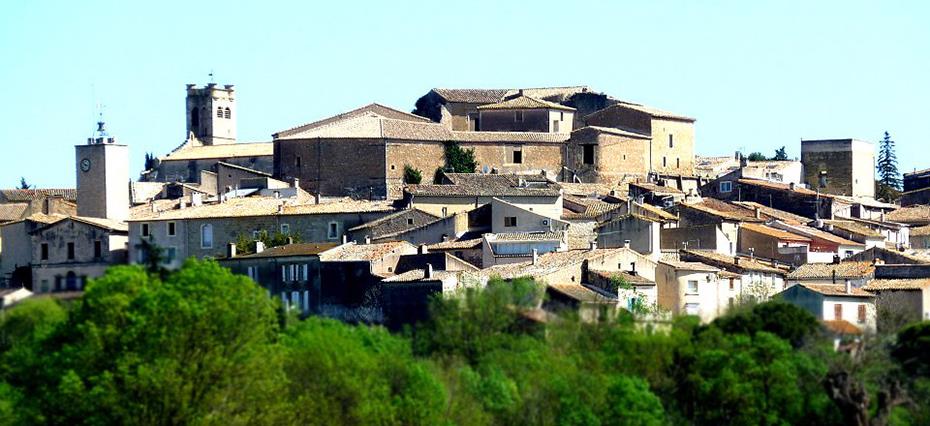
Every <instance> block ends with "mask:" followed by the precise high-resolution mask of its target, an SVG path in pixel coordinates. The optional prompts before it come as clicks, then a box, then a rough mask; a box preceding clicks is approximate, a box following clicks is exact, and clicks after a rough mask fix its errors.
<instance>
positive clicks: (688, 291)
mask: <svg viewBox="0 0 930 426" xmlns="http://www.w3.org/2000/svg"><path fill="white" fill-rule="evenodd" d="M692 284H694V290H692V289H691V285H692ZM700 288H701V283H700V281H698V280H688V283H687V284H686V287H685V294H700Z"/></svg>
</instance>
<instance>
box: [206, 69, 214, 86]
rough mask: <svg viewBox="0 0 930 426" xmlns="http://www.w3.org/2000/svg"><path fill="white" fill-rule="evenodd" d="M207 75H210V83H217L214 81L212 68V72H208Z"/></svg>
mask: <svg viewBox="0 0 930 426" xmlns="http://www.w3.org/2000/svg"><path fill="white" fill-rule="evenodd" d="M207 75H208V76H210V83H216V82H215V81H213V70H212V69H211V70H210V74H207Z"/></svg>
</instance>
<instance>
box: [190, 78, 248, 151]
mask: <svg viewBox="0 0 930 426" xmlns="http://www.w3.org/2000/svg"><path fill="white" fill-rule="evenodd" d="M186 105H187V107H186V108H185V109H186V115H187V134H188V135H190V134H193V135H194V137H195V138H196V139H198V140H200V141H201V142H203V143H204V144H205V145H221V144H230V143H235V142H236V119H237V117H238V111H236V94H235V90H234V89H233V85H232V84H227V85H224V86H223V87H222V88H219V87H217V85H216V84H214V83H210V84H208V85H206V86H205V87H197V86H196V85H195V84H188V85H187V102H186Z"/></svg>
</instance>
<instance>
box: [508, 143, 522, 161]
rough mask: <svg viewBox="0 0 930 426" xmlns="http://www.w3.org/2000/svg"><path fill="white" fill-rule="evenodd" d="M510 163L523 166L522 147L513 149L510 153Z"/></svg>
mask: <svg viewBox="0 0 930 426" xmlns="http://www.w3.org/2000/svg"><path fill="white" fill-rule="evenodd" d="M510 153H511V154H510V162H511V163H513V164H523V147H520V146H518V147H514V148H513V150H512V151H510Z"/></svg>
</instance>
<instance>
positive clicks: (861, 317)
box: [857, 304, 865, 324]
mask: <svg viewBox="0 0 930 426" xmlns="http://www.w3.org/2000/svg"><path fill="white" fill-rule="evenodd" d="M857 319H858V320H859V324H863V323H865V305H863V304H860V305H859V316H858V317H857Z"/></svg>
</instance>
